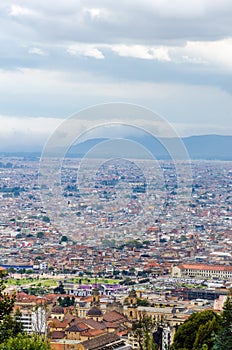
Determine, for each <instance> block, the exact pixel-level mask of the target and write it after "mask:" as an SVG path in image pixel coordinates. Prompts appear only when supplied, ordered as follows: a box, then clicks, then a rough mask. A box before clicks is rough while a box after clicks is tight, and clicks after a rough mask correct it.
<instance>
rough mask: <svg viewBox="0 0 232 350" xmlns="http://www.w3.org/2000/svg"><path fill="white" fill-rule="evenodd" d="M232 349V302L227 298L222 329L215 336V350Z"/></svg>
mask: <svg viewBox="0 0 232 350" xmlns="http://www.w3.org/2000/svg"><path fill="white" fill-rule="evenodd" d="M231 349H232V300H231V297H229V296H228V297H227V299H226V302H225V304H224V307H223V313H222V328H221V330H220V331H219V333H218V334H217V335H216V336H215V342H214V347H213V350H231Z"/></svg>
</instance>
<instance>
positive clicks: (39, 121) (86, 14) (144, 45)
mask: <svg viewBox="0 0 232 350" xmlns="http://www.w3.org/2000/svg"><path fill="white" fill-rule="evenodd" d="M0 19H1V31H0V53H1V54H0V82H1V84H0V137H1V147H0V148H1V149H4V148H5V149H9V148H12V147H13V145H14V144H15V143H17V144H18V145H21V146H22V147H23V145H24V146H25V145H26V144H27V145H29V144H30V145H31V147H32V146H33V147H34V146H36V145H40V144H41V142H44V141H45V140H46V138H47V136H48V135H49V133H51V132H52V131H53V130H54V128H55V127H56V126H58V125H59V124H60V123H61V122H62V120H63V119H65V118H67V117H68V116H70V115H72V114H74V113H76V112H78V111H79V110H81V109H83V108H86V107H89V106H92V105H94V104H99V103H106V102H117V101H118V102H129V103H135V104H139V105H142V106H144V107H147V108H150V109H152V110H153V111H154V112H157V113H158V114H160V115H161V116H163V117H164V118H166V119H167V121H168V122H169V123H171V124H172V125H173V126H174V127H175V128H176V130H177V132H178V133H179V134H180V135H184V136H186V135H196V134H208V133H216V134H231V135H232V96H231V94H232V80H231V77H232V24H231V23H232V2H231V0H213V1H212V0H189V1H186V0H172V1H170V0H117V1H110V0H101V1H100V0H82V1H81V0H46V1H45V0H21V1H19V0H15V1H11V0H1V2H0ZM33 147H32V148H33Z"/></svg>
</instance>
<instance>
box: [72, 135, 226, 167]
mask: <svg viewBox="0 0 232 350" xmlns="http://www.w3.org/2000/svg"><path fill="white" fill-rule="evenodd" d="M130 140H131V141H134V142H136V143H137V144H141V145H142V146H144V147H145V148H146V149H147V150H149V151H150V152H151V153H152V154H153V155H154V156H155V157H156V158H157V159H169V158H170V155H169V153H168V152H167V150H166V149H165V148H164V146H163V145H162V144H161V143H160V142H159V141H158V140H157V139H154V138H153V137H151V136H144V137H140V138H138V137H134V136H133V137H130ZM104 141H107V139H106V138H99V139H97V138H96V139H91V140H87V141H84V142H81V143H79V144H77V145H75V146H72V147H71V148H70V151H69V153H68V155H69V156H70V157H83V156H84V155H85V154H86V153H87V152H88V151H89V150H90V149H92V147H94V146H96V145H97V144H98V143H101V142H104ZM166 141H171V139H166ZM182 141H183V144H184V146H185V147H186V150H187V152H188V154H189V157H190V159H193V160H194V159H195V160H196V159H199V160H200V159H202V160H227V161H228V160H232V136H223V135H199V136H189V137H183V138H182ZM173 143H174V144H175V142H173ZM170 144H172V142H171V143H170ZM96 155H97V153H96Z"/></svg>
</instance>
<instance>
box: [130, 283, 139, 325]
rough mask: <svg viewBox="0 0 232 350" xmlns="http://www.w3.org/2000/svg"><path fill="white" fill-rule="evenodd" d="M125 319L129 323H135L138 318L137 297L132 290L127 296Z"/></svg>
mask: <svg viewBox="0 0 232 350" xmlns="http://www.w3.org/2000/svg"><path fill="white" fill-rule="evenodd" d="M128 304H129V305H128V306H127V317H128V319H129V320H130V321H136V320H137V317H138V309H137V295H136V291H135V290H134V289H132V290H131V291H130V293H129V296H128Z"/></svg>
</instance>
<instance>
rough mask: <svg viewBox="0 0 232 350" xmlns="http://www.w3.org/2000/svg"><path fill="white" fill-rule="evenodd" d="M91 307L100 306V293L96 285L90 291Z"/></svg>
mask: <svg viewBox="0 0 232 350" xmlns="http://www.w3.org/2000/svg"><path fill="white" fill-rule="evenodd" d="M91 306H100V293H99V289H98V287H97V284H96V283H95V287H94V288H93V290H92V300H91Z"/></svg>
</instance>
